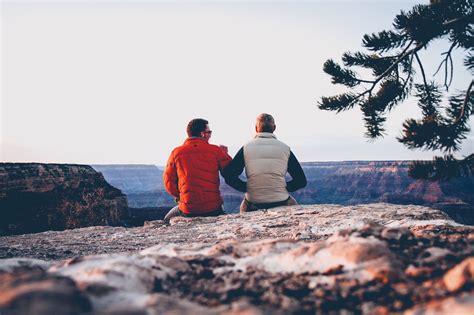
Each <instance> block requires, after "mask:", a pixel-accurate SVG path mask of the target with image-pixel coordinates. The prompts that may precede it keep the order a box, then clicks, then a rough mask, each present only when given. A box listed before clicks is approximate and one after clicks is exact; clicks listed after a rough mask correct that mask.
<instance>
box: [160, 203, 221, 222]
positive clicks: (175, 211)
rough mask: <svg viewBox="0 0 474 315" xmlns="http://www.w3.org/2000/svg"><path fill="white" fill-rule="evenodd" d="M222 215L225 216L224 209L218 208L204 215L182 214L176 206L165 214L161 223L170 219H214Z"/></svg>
mask: <svg viewBox="0 0 474 315" xmlns="http://www.w3.org/2000/svg"><path fill="white" fill-rule="evenodd" d="M223 214H226V213H225V212H224V208H223V207H220V208H219V209H216V210H213V211H210V212H204V213H184V212H182V211H181V210H179V207H178V206H176V207H174V208H172V209H171V210H170V211H169V212H168V214H166V216H165V218H164V219H163V221H165V222H166V223H169V222H170V220H171V218H174V217H187V218H193V217H216V216H218V215H223Z"/></svg>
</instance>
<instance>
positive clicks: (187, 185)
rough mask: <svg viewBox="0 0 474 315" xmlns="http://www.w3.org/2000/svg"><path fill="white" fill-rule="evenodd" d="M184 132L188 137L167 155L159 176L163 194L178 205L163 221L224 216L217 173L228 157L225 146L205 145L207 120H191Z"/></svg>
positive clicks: (208, 130) (207, 129) (208, 136)
mask: <svg viewBox="0 0 474 315" xmlns="http://www.w3.org/2000/svg"><path fill="white" fill-rule="evenodd" d="M186 131H187V134H188V138H187V139H186V141H184V144H183V145H182V146H179V147H177V148H175V149H174V150H173V151H172V152H171V155H170V157H169V158H168V162H167V164H166V169H165V171H164V173H163V182H164V185H165V189H166V191H167V192H168V193H169V194H170V195H171V196H173V197H174V198H175V199H176V200H177V201H178V206H176V207H174V208H173V209H171V210H170V211H169V212H168V214H167V215H166V216H165V219H164V220H165V222H169V220H170V219H171V218H172V217H175V216H187V217H192V216H217V215H221V214H225V212H224V209H223V208H222V204H223V203H224V201H223V200H222V197H221V194H220V191H219V184H220V180H219V171H221V172H222V170H223V169H224V168H225V167H226V166H227V165H228V164H229V163H230V161H231V160H232V158H231V157H230V155H229V154H228V153H227V148H226V147H225V146H217V145H213V144H209V138H210V137H211V134H212V131H211V130H210V129H209V122H208V121H207V120H205V119H201V118H196V119H193V120H191V121H190V122H189V123H188V127H187V129H186Z"/></svg>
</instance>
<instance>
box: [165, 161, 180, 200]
mask: <svg viewBox="0 0 474 315" xmlns="http://www.w3.org/2000/svg"><path fill="white" fill-rule="evenodd" d="M163 184H164V186H165V189H166V191H167V192H168V193H169V194H170V195H171V196H173V197H175V198H176V199H179V190H178V172H177V170H176V164H175V162H174V154H173V153H171V155H170V157H169V158H168V162H167V163H166V168H165V171H164V172H163Z"/></svg>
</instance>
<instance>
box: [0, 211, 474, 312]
mask: <svg viewBox="0 0 474 315" xmlns="http://www.w3.org/2000/svg"><path fill="white" fill-rule="evenodd" d="M0 244H1V248H0V257H3V258H4V259H1V260H0V284H1V285H2V287H1V290H0V312H2V314H4V313H5V314H20V313H19V308H18V305H21V307H22V308H21V314H47V310H51V307H52V306H51V305H59V306H58V307H62V308H64V313H68V312H71V314H72V313H74V314H81V313H84V314H85V313H87V314H90V313H93V314H301V313H308V314H314V313H315V312H319V313H330V312H333V313H334V314H342V313H344V314H352V313H359V314H360V313H362V314H387V313H403V312H406V313H407V314H434V313H439V314H443V313H447V312H449V311H450V310H456V311H457V314H469V312H470V311H471V310H472V309H473V307H474V287H473V277H474V275H473V273H472V259H474V228H472V227H469V226H463V225H460V224H457V223H455V222H453V221H451V220H449V218H448V217H447V216H446V214H444V213H443V212H441V211H438V210H433V209H430V208H425V207H419V206H397V205H390V204H370V205H363V206H347V207H342V206H335V205H318V206H294V207H280V208H275V209H271V210H269V211H266V212H264V211H258V212H255V213H248V214H245V215H237V214H235V215H225V216H220V217H211V218H174V219H172V221H171V225H164V224H163V222H162V221H151V222H147V223H146V224H145V225H144V226H143V227H137V228H129V229H126V228H122V227H88V228H81V229H76V230H66V231H62V232H51V231H49V232H43V233H38V234H29V235H18V236H8V237H0ZM54 288H63V289H61V290H55V289H54ZM58 292H60V293H61V294H63V295H62V298H63V299H64V302H61V299H58V298H57V297H58V295H57V294H58ZM49 293H51V294H49ZM27 296H32V297H38V298H34V299H32V301H36V303H38V301H40V302H41V303H40V304H38V305H42V306H41V308H40V311H42V310H46V311H44V312H43V313H41V312H39V311H38V312H36V313H35V312H33V310H35V309H34V306H33V304H32V303H33V302H28V301H29V300H28V299H27V298H26V297H27ZM41 296H47V297H48V298H44V299H43V298H41ZM59 296H61V295H59ZM70 301H72V302H70ZM66 303H67V305H63V304H66ZM35 305H36V304H35Z"/></svg>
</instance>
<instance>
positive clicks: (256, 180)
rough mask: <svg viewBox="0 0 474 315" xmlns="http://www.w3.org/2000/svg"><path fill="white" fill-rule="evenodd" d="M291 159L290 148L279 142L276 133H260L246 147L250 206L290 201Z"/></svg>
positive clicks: (245, 157) (246, 172) (246, 170)
mask: <svg viewBox="0 0 474 315" xmlns="http://www.w3.org/2000/svg"><path fill="white" fill-rule="evenodd" d="M289 158H290V148H289V147H288V146H287V145H286V144H284V143H283V142H281V141H279V140H277V138H276V137H275V135H274V134H273V133H269V132H261V133H257V135H256V136H255V139H253V140H252V141H250V142H249V143H247V144H246V145H245V146H244V160H245V174H246V176H247V192H246V193H245V198H246V199H247V200H248V201H250V202H251V203H270V202H278V201H284V200H286V199H288V197H289V194H288V191H287V190H286V180H285V175H286V172H287V169H288V159H289Z"/></svg>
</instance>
